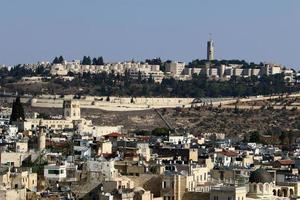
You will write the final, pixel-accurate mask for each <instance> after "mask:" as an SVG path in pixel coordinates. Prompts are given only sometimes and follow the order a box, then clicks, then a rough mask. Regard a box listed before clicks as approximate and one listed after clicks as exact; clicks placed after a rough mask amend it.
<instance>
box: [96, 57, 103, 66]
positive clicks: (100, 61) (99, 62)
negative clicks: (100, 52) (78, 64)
mask: <svg viewBox="0 0 300 200" xmlns="http://www.w3.org/2000/svg"><path fill="white" fill-rule="evenodd" d="M97 63H98V65H104V61H103V57H102V56H101V57H99V58H98V59H97Z"/></svg>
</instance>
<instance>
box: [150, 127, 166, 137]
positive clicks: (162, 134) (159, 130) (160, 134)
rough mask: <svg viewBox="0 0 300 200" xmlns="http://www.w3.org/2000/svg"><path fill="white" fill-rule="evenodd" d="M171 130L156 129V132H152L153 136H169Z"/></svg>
mask: <svg viewBox="0 0 300 200" xmlns="http://www.w3.org/2000/svg"><path fill="white" fill-rule="evenodd" d="M169 132H170V130H169V129H168V128H165V127H163V128H155V129H154V130H152V135H154V136H168V135H169Z"/></svg>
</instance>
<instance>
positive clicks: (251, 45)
mask: <svg viewBox="0 0 300 200" xmlns="http://www.w3.org/2000/svg"><path fill="white" fill-rule="evenodd" d="M2 4H3V6H1V8H0V25H1V27H2V29H1V32H0V43H1V45H0V64H8V65H15V64H18V63H34V62H37V61H43V60H49V61H52V59H53V58H54V57H55V56H59V55H63V56H64V57H65V58H66V59H67V60H72V59H81V58H82V57H83V56H84V55H88V56H92V57H95V56H103V58H104V60H105V61H106V62H116V61H123V60H131V59H135V60H144V59H147V58H155V57H160V58H162V59H163V60H166V59H171V60H178V61H184V62H189V61H192V60H194V59H205V58H206V41H207V40H208V39H209V33H212V38H213V40H214V42H215V58H216V59H244V60H246V61H248V62H273V63H279V64H282V65H285V66H288V67H293V68H295V69H298V70H299V69H300V57H299V56H298V52H299V51H300V45H299V42H297V39H298V37H297V36H298V35H299V34H300V28H299V27H297V26H296V24H299V22H300V13H298V12H297V11H298V9H297V8H298V7H299V6H300V2H297V1H296V0H291V1H289V3H286V2H282V1H279V0H275V1H274V0H272V1H271V0H267V1H263V2H261V1H259V0H253V1H251V2H246V3H245V2H243V3H242V2H239V1H238V0H230V1H226V2H222V1H209V2H208V1H202V2H198V1H196V0H191V1H189V3H186V2H181V1H179V0H173V1H170V0H166V1H164V2H160V1H158V0H154V1H151V2H146V1H138V0H132V1H130V2H129V1H127V2H117V1H110V2H104V1H96V0H91V1H89V2H88V3H86V2H85V3H84V2H83V1H80V0H73V1H70V0H66V1H63V2H60V1H58V0H53V1H51V2H43V3H42V2H39V1H38V0H29V1H26V2H17V1H9V2H8V1H7V2H3V3H2Z"/></svg>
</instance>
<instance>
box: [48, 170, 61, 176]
mask: <svg viewBox="0 0 300 200" xmlns="http://www.w3.org/2000/svg"><path fill="white" fill-rule="evenodd" d="M48 174H55V175H59V170H56V169H49V170H48Z"/></svg>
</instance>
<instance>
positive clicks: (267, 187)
mask: <svg viewBox="0 0 300 200" xmlns="http://www.w3.org/2000/svg"><path fill="white" fill-rule="evenodd" d="M266 192H267V193H269V184H268V183H266Z"/></svg>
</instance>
